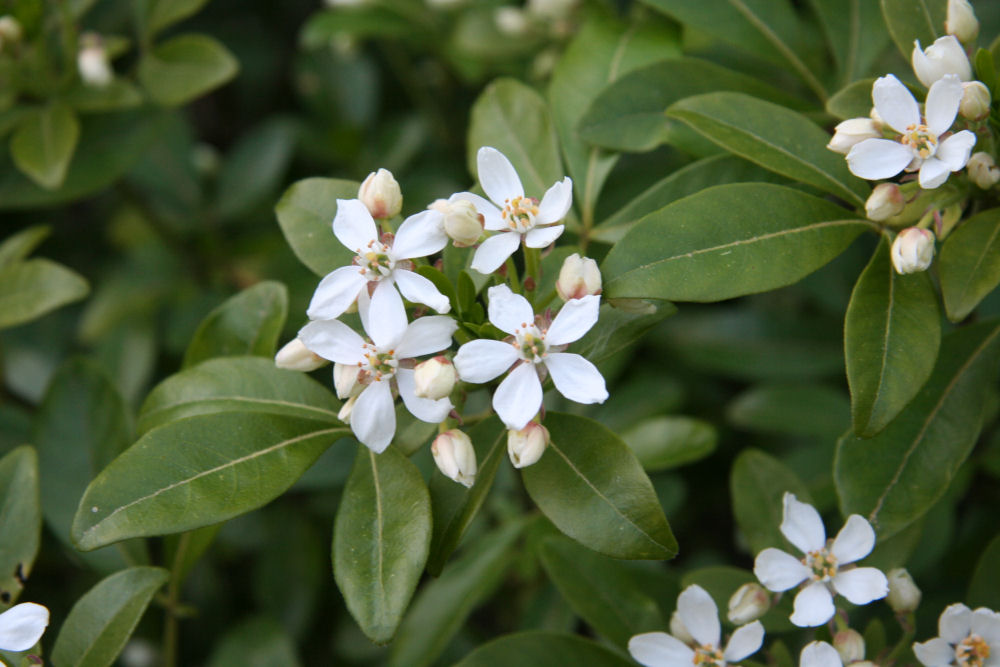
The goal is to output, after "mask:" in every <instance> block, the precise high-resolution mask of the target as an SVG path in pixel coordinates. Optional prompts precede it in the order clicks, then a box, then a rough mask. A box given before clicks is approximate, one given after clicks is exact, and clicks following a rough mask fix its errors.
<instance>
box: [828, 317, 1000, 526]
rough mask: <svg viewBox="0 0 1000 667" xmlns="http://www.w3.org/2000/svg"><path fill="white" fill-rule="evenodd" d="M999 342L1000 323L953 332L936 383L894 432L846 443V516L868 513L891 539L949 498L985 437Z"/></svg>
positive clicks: (842, 446) (837, 473)
mask: <svg viewBox="0 0 1000 667" xmlns="http://www.w3.org/2000/svg"><path fill="white" fill-rule="evenodd" d="M998 342H1000V324H998V323H996V322H984V323H982V324H978V325H975V326H972V327H967V328H965V329H961V330H959V331H956V332H954V333H952V334H949V335H948V336H946V337H945V338H944V340H943V341H942V344H941V352H940V355H939V356H938V361H937V365H936V366H935V367H934V372H933V373H932V374H931V377H930V379H929V380H928V381H927V383H926V384H925V385H924V387H923V389H921V390H920V393H918V394H917V396H916V398H914V399H913V400H912V401H910V403H909V405H907V406H906V409H905V410H903V412H901V413H900V414H899V416H898V417H896V419H895V420H893V422H892V423H891V424H889V426H888V427H886V428H885V429H884V430H883V431H882V432H880V433H879V434H878V435H876V436H875V437H874V438H870V439H867V440H863V439H860V438H857V437H853V436H850V435H848V436H845V437H843V438H841V440H840V441H839V442H838V443H837V456H836V458H835V459H834V482H835V484H836V486H837V494H838V495H839V496H840V506H841V510H842V511H843V513H844V514H845V515H847V514H855V513H856V514H861V515H862V516H866V517H867V518H868V520H869V521H870V522H871V523H872V525H873V526H874V527H875V531H876V532H877V533H878V535H879V537H880V538H882V539H884V538H886V537H889V536H891V535H894V534H896V533H898V532H899V531H900V530H902V529H903V528H906V527H907V526H908V525H910V524H911V523H913V522H914V521H916V520H917V519H919V518H920V517H922V516H923V515H924V513H926V512H927V510H929V509H930V508H931V507H933V506H934V504H935V503H936V502H937V501H938V500H939V499H940V498H941V497H942V496H943V495H944V493H945V491H947V489H948V486H949V484H950V483H951V480H952V478H953V477H954V476H955V473H956V472H957V471H958V468H959V466H960V465H961V464H962V462H963V461H965V459H966V457H968V455H969V452H970V451H971V450H972V447H973V445H975V443H976V439H977V437H978V436H979V431H980V428H981V421H982V416H983V408H984V405H985V404H986V397H987V392H986V389H987V387H989V386H991V385H992V384H993V383H994V382H995V381H996V366H997V358H998V354H1000V345H998Z"/></svg>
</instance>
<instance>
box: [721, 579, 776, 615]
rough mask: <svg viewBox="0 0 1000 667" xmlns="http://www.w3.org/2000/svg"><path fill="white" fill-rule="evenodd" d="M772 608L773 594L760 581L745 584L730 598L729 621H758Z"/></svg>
mask: <svg viewBox="0 0 1000 667" xmlns="http://www.w3.org/2000/svg"><path fill="white" fill-rule="evenodd" d="M770 608H771V594H770V593H768V592H767V591H766V590H764V587H763V586H761V585H760V584H758V583H747V584H743V585H742V586H740V587H739V588H737V589H736V592H735V593H733V596H732V597H731V598H729V612H728V613H727V614H726V616H727V618H729V622H730V623H733V624H735V625H746V624H747V623H750V622H751V621H756V620H757V619H758V618H760V617H761V616H763V615H764V614H766V613H767V612H768V610H769V609H770Z"/></svg>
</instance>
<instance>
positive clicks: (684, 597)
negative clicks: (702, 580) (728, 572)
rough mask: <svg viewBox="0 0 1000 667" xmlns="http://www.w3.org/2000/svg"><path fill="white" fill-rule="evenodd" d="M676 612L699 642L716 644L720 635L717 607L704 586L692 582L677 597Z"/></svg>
mask: <svg viewBox="0 0 1000 667" xmlns="http://www.w3.org/2000/svg"><path fill="white" fill-rule="evenodd" d="M677 613H678V614H680V617H681V621H682V622H683V623H684V627H686V628H687V629H688V632H690V633H691V636H692V637H694V638H695V639H696V640H697V641H698V643H699V644H702V645H704V644H709V645H711V646H718V645H719V639H720V637H721V632H722V629H721V626H720V625H719V608H718V607H716V606H715V600H713V599H712V596H711V595H709V594H708V591H706V590H705V589H704V588H702V587H701V586H699V585H698V584H692V585H690V586H688V587H687V588H685V589H684V590H683V591H682V592H681V594H680V595H679V596H678V597H677Z"/></svg>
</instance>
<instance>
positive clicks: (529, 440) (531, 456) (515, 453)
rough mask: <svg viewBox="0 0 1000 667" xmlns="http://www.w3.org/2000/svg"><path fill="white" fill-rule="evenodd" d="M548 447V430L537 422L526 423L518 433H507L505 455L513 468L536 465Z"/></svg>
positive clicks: (511, 431) (512, 431)
mask: <svg viewBox="0 0 1000 667" xmlns="http://www.w3.org/2000/svg"><path fill="white" fill-rule="evenodd" d="M548 445H549V430H548V429H547V428H545V427H544V426H542V425H541V424H539V423H538V422H528V425H527V426H525V427H524V428H522V429H521V430H520V431H514V430H510V431H507V455H508V456H509V457H510V462H511V464H512V465H513V466H514V467H515V468H526V467H528V466H530V465H532V464H533V463H537V462H538V459H540V458H542V454H544V453H545V448H546V447H548Z"/></svg>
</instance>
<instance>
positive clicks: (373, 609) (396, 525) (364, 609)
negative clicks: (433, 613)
mask: <svg viewBox="0 0 1000 667" xmlns="http://www.w3.org/2000/svg"><path fill="white" fill-rule="evenodd" d="M430 545H431V499H430V495H429V494H428V492H427V487H426V486H425V485H424V480H423V478H422V477H421V476H420V471H418V470H417V468H416V466H414V465H413V464H412V463H411V462H410V460H409V459H407V458H406V457H405V456H403V455H402V454H401V453H399V451H398V450H396V449H393V448H389V449H387V450H385V451H384V452H382V453H381V454H375V452H373V451H371V450H370V449H368V448H367V447H365V446H364V445H358V455H357V458H356V459H355V460H354V469H353V470H352V471H351V476H350V477H349V478H348V480H347V486H345V487H344V495H343V498H342V500H341V503H340V507H339V508H338V509H337V520H336V522H335V523H334V527H333V575H334V578H335V579H336V580H337V587H338V588H340V592H341V593H342V594H343V596H344V602H345V603H346V604H347V609H348V610H349V611H350V612H351V616H353V617H354V620H356V621H357V622H358V625H360V626H361V630H362V631H363V632H364V633H365V634H366V635H368V638H369V639H371V640H372V641H373V642H375V643H377V644H385V643H388V642H389V641H390V640H391V639H392V637H393V635H394V634H396V628H398V627H399V623H400V621H401V620H402V619H403V614H404V613H405V612H406V607H407V606H408V605H409V603H410V598H411V597H412V596H413V592H414V591H415V590H416V588H417V584H418V583H419V582H420V576H421V574H423V571H424V564H425V563H426V562H427V555H428V553H429V551H430Z"/></svg>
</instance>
